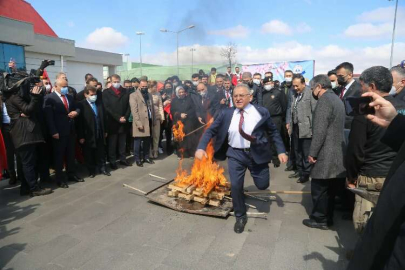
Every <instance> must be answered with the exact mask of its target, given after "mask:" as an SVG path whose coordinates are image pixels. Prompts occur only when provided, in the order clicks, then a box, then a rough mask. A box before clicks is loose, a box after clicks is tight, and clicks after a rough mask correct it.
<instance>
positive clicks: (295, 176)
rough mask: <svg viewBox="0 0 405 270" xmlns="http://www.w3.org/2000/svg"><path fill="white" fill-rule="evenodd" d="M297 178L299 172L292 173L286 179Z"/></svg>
mask: <svg viewBox="0 0 405 270" xmlns="http://www.w3.org/2000/svg"><path fill="white" fill-rule="evenodd" d="M298 177H300V173H299V172H294V173H293V174H290V175H289V176H288V178H298Z"/></svg>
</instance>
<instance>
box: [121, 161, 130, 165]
mask: <svg viewBox="0 0 405 270" xmlns="http://www.w3.org/2000/svg"><path fill="white" fill-rule="evenodd" d="M120 164H121V165H124V166H132V164H131V163H129V162H128V161H126V160H124V161H120Z"/></svg>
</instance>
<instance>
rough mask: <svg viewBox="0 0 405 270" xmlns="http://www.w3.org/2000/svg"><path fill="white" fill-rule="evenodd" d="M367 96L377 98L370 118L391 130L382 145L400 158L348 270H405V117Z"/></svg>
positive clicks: (374, 95) (387, 132)
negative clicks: (373, 113)
mask: <svg viewBox="0 0 405 270" xmlns="http://www.w3.org/2000/svg"><path fill="white" fill-rule="evenodd" d="M363 96H369V97H372V98H373V100H374V101H373V102H372V103H370V106H374V108H375V110H376V112H375V115H367V118H368V119H369V120H370V121H372V122H373V123H375V124H377V125H379V126H382V127H384V128H387V130H386V132H385V135H384V137H383V138H382V142H384V143H385V144H387V145H388V146H389V147H391V148H392V149H393V150H395V151H397V156H396V158H395V160H394V162H393V163H392V166H391V168H390V170H389V172H388V175H387V177H386V179H385V182H384V185H383V189H382V191H381V194H380V196H379V199H378V203H377V206H376V207H375V208H374V211H373V215H372V216H371V218H370V220H369V221H368V223H367V225H366V227H365V229H364V232H363V234H362V235H361V237H360V239H359V240H358V242H357V244H356V248H355V250H354V254H353V258H352V259H351V260H350V262H349V266H348V268H347V269H348V270H357V269H362V270H369V269H370V270H371V269H373V270H374V269H375V270H377V269H405V256H404V250H405V196H404V192H405V137H404V136H403V134H405V116H404V115H401V114H398V113H397V111H396V109H395V108H394V106H393V105H392V104H391V103H390V102H389V101H387V100H385V99H384V98H382V97H380V96H379V95H377V94H376V93H366V94H364V95H363Z"/></svg>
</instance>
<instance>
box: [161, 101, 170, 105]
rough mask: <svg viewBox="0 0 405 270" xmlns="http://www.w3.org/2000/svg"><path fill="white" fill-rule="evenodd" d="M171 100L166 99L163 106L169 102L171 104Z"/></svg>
mask: <svg viewBox="0 0 405 270" xmlns="http://www.w3.org/2000/svg"><path fill="white" fill-rule="evenodd" d="M170 103H171V101H170V100H166V101H165V102H163V106H166V105H167V104H170Z"/></svg>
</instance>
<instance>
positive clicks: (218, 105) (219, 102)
mask: <svg viewBox="0 0 405 270" xmlns="http://www.w3.org/2000/svg"><path fill="white" fill-rule="evenodd" d="M213 106H214V110H215V114H218V113H219V112H220V111H221V110H223V109H226V108H230V107H233V102H232V83H231V80H230V79H229V78H228V77H225V79H224V89H223V90H221V91H219V92H218V93H217V94H216V96H215V100H214V105H213Z"/></svg>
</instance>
